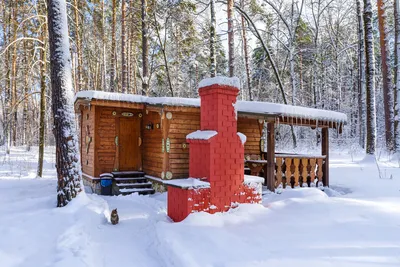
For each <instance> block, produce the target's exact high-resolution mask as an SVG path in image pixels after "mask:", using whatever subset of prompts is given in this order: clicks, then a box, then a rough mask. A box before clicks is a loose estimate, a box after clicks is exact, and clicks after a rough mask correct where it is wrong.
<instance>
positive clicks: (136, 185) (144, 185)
mask: <svg viewBox="0 0 400 267" xmlns="http://www.w3.org/2000/svg"><path fill="white" fill-rule="evenodd" d="M117 186H118V187H120V188H121V187H123V188H127V187H129V188H151V186H152V183H150V182H146V183H117Z"/></svg>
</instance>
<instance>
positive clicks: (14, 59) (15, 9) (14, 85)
mask: <svg viewBox="0 0 400 267" xmlns="http://www.w3.org/2000/svg"><path fill="white" fill-rule="evenodd" d="M12 2H13V3H14V6H13V20H12V25H13V34H14V37H13V39H14V41H15V40H17V27H18V21H17V14H18V3H17V1H12ZM17 48H18V43H15V44H14V48H13V52H12V63H11V64H12V69H11V82H12V87H11V110H12V114H11V132H12V142H11V145H12V146H16V145H17V144H16V143H17V122H18V116H17V114H18V113H17V111H18V109H17V74H18V69H17V60H18V57H17Z"/></svg>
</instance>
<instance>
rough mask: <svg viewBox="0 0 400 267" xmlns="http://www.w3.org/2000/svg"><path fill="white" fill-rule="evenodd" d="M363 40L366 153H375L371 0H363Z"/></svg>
mask: <svg viewBox="0 0 400 267" xmlns="http://www.w3.org/2000/svg"><path fill="white" fill-rule="evenodd" d="M364 35H365V37H364V40H365V59H366V64H365V76H366V99H367V101H366V109H367V110H366V113H367V125H366V130H367V132H366V139H367V142H366V153H367V154H369V155H374V154H375V146H376V108H375V84H374V82H375V76H374V72H375V69H374V36H373V29H372V5H371V0H364Z"/></svg>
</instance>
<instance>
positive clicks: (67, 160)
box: [47, 0, 82, 207]
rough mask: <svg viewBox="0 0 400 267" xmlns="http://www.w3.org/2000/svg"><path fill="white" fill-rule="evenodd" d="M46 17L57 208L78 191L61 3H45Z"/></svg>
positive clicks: (78, 171) (51, 0) (68, 61)
mask: <svg viewBox="0 0 400 267" xmlns="http://www.w3.org/2000/svg"><path fill="white" fill-rule="evenodd" d="M47 18H48V19H47V21H48V30H49V44H50V68H51V89H52V111H53V115H54V129H53V132H54V137H55V140H56V167H57V179H58V184H57V207H63V206H65V205H67V204H68V202H69V201H71V200H72V199H73V198H74V197H76V196H77V194H78V193H79V192H81V190H82V188H81V165H80V162H79V158H80V157H79V146H78V138H77V135H76V125H75V112H74V107H73V96H74V90H73V84H72V73H71V66H70V64H71V55H70V52H69V39H68V24H67V9H66V2H65V0H47Z"/></svg>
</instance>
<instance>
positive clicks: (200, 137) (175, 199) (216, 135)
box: [168, 77, 261, 221]
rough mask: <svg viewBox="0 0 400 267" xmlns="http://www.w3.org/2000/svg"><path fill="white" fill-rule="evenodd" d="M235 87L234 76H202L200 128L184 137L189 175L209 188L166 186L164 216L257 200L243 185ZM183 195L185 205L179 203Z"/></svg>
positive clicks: (222, 208) (177, 217) (176, 216)
mask: <svg viewBox="0 0 400 267" xmlns="http://www.w3.org/2000/svg"><path fill="white" fill-rule="evenodd" d="M238 87H239V80H238V79H237V78H225V77H216V78H211V79H206V80H203V81H202V82H201V83H200V85H199V94H200V97H201V108H200V109H201V130H200V131H197V132H194V133H191V134H189V135H188V136H187V142H188V143H189V144H190V146H189V149H190V151H189V159H190V160H189V176H190V177H191V178H198V179H200V180H203V181H206V182H209V187H208V188H204V187H203V188H201V189H199V188H197V189H196V187H195V186H194V187H191V188H186V189H183V188H180V189H177V188H176V187H174V188H171V187H169V189H168V215H169V216H170V217H171V218H172V219H173V220H174V221H180V220H182V219H184V218H185V217H186V216H187V215H188V214H189V213H190V212H193V211H207V212H210V213H214V212H217V211H227V210H228V209H229V208H231V207H235V206H236V204H237V203H253V202H257V203H258V202H259V201H260V199H261V196H260V195H259V193H257V192H255V191H254V189H253V188H250V187H248V186H246V185H244V140H243V143H242V140H241V138H240V137H239V135H238V133H237V113H236V110H235V104H236V98H237V95H238V93H239V89H238ZM170 189H171V190H170ZM180 190H181V191H180ZM185 190H186V192H184V191H185ZM187 191H192V192H187ZM186 198H187V199H188V204H187V205H185V204H183V203H182V199H186ZM178 206H180V208H179V207H178ZM177 207H178V208H177ZM199 207H201V208H199Z"/></svg>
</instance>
